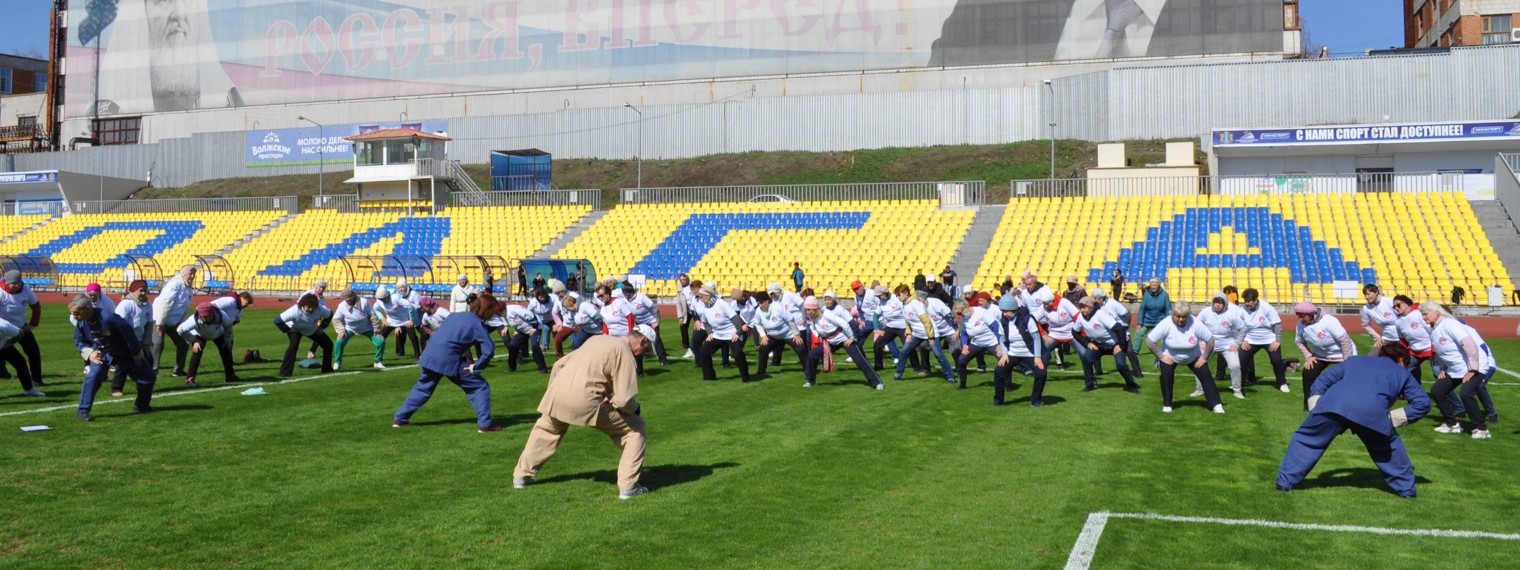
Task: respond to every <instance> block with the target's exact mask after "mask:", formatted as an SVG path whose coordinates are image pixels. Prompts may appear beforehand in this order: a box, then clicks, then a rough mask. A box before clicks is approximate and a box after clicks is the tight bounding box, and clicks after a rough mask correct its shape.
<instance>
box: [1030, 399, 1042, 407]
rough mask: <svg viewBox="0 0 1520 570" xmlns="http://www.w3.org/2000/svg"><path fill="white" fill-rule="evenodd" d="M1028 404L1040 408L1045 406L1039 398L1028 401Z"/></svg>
mask: <svg viewBox="0 0 1520 570" xmlns="http://www.w3.org/2000/svg"><path fill="white" fill-rule="evenodd" d="M1029 406H1030V407H1032V408H1041V407H1044V406H1045V403H1044V402H1041V401H1039V400H1034V401H1031V402H1029Z"/></svg>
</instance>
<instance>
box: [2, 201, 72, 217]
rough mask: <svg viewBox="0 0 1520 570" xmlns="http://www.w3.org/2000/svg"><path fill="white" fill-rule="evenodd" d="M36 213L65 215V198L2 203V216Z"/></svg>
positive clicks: (54, 215)
mask: <svg viewBox="0 0 1520 570" xmlns="http://www.w3.org/2000/svg"><path fill="white" fill-rule="evenodd" d="M36 215H46V216H53V217H58V216H61V215H63V200H20V201H16V202H6V203H4V204H0V216H36Z"/></svg>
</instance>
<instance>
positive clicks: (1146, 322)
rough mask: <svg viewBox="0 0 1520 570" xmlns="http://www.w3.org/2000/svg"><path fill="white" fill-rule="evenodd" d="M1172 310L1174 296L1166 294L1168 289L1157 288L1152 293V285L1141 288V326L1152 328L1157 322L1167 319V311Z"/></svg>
mask: <svg viewBox="0 0 1520 570" xmlns="http://www.w3.org/2000/svg"><path fill="white" fill-rule="evenodd" d="M1171 311H1172V297H1171V296H1170V295H1167V294H1166V289H1159V288H1158V289H1156V292H1155V293H1151V289H1150V287H1146V288H1144V289H1141V292H1140V326H1142V327H1145V328H1150V327H1154V326H1156V323H1159V322H1161V321H1162V320H1164V319H1166V317H1167V313H1170V312H1171Z"/></svg>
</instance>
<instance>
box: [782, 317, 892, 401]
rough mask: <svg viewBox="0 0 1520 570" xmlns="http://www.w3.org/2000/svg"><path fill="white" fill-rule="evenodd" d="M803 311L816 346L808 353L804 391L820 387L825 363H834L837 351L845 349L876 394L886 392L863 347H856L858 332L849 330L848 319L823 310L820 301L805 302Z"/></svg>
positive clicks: (804, 370)
mask: <svg viewBox="0 0 1520 570" xmlns="http://www.w3.org/2000/svg"><path fill="white" fill-rule="evenodd" d="M802 310H803V311H804V313H803V314H805V315H807V319H808V320H809V322H808V326H809V327H810V330H812V331H813V342H814V346H813V347H812V349H811V350H810V351H808V359H807V365H806V366H805V367H804V368H803V378H805V379H806V380H807V382H806V383H804V384H803V385H802V386H803V387H804V388H812V387H814V386H817V385H818V371H819V370H820V369H823V368H824V367H825V364H826V361H827V362H832V361H833V354H834V351H835V350H838V349H840V348H843V349H844V351H845V354H848V355H849V356H850V361H851V362H853V363H854V364H855V367H856V368H858V369H860V373H861V374H863V375H865V377H866V385H867V386H870V387H872V388H875V389H877V390H884V389H886V385H885V384H882V382H881V377H880V376H878V375H877V374H876V370H875V369H874V368H872V367H871V365H870V364H869V363H867V362H866V355H865V353H864V352H861V350H860V345H859V344H856V343H855V332H854V330H853V329H851V328H850V321H849V320H848V319H843V318H840V316H839V315H837V314H835V313H832V312H829V311H825V310H823V306H822V305H820V304H819V303H818V299H816V298H813V297H808V298H806V299H803V301H802ZM825 355H827V357H826V356H825Z"/></svg>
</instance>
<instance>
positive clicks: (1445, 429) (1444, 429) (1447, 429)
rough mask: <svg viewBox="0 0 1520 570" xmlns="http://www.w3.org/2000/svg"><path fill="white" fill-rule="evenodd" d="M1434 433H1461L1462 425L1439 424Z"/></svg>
mask: <svg viewBox="0 0 1520 570" xmlns="http://www.w3.org/2000/svg"><path fill="white" fill-rule="evenodd" d="M1435 431H1436V433H1462V424H1451V425H1446V424H1441V425H1438V426H1436V430H1435Z"/></svg>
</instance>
